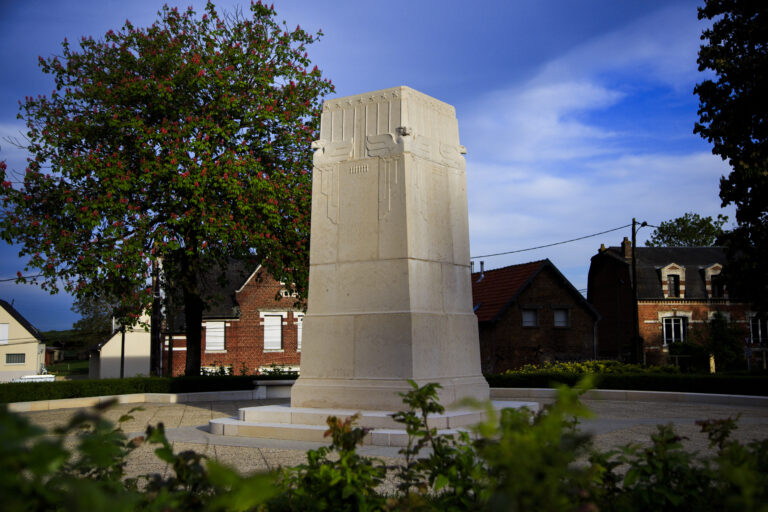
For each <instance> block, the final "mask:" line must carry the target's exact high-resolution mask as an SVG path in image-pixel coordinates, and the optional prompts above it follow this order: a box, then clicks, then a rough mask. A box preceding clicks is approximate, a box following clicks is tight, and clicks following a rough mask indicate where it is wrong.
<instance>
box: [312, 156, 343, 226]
mask: <svg viewBox="0 0 768 512" xmlns="http://www.w3.org/2000/svg"><path fill="white" fill-rule="evenodd" d="M314 172H315V173H316V174H319V177H318V178H316V179H319V180H320V194H321V196H322V199H323V201H325V205H326V208H325V211H326V215H327V216H328V220H330V221H331V222H333V223H334V224H337V223H338V222H339V165H338V164H336V165H328V166H324V167H315V170H314Z"/></svg>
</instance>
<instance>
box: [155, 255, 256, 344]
mask: <svg viewBox="0 0 768 512" xmlns="http://www.w3.org/2000/svg"><path fill="white" fill-rule="evenodd" d="M257 269H258V265H256V266H254V265H253V264H252V263H248V262H245V261H239V260H232V261H230V262H229V264H228V265H227V267H226V269H224V272H223V274H222V270H221V268H214V269H211V270H209V271H208V272H206V273H205V274H203V275H201V276H200V283H201V284H200V287H201V290H202V295H203V300H204V301H205V303H206V306H207V307H206V309H205V310H204V311H203V320H208V319H214V318H215V319H220V318H221V319H224V318H239V317H240V305H239V304H238V303H237V299H236V297H235V292H236V291H237V290H239V289H240V288H241V287H242V286H243V285H244V284H245V283H246V281H248V278H249V277H250V276H251V275H252V274H253V273H254V272H255V271H256V270H257ZM172 309H173V312H172V313H171V314H168V315H166V331H168V332H184V330H185V320H184V309H183V307H181V306H179V307H176V308H172Z"/></svg>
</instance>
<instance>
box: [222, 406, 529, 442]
mask: <svg viewBox="0 0 768 512" xmlns="http://www.w3.org/2000/svg"><path fill="white" fill-rule="evenodd" d="M492 404H493V407H494V409H496V410H497V411H500V410H501V409H509V408H513V409H519V408H522V407H528V408H529V409H531V410H532V411H538V410H539V404H538V402H518V401H493V402H492ZM401 405H402V404H401ZM401 408H402V407H401ZM354 414H359V417H358V419H357V421H356V423H355V424H356V425H358V426H360V427H364V428H367V429H370V431H369V432H368V434H367V435H366V436H365V438H364V439H363V444H364V445H373V446H407V445H408V434H407V433H406V431H405V428H404V427H403V425H402V424H400V423H397V422H396V421H394V420H393V419H392V415H393V414H394V410H393V411H371V410H353V409H332V408H329V409H320V408H309V407H290V406H288V405H264V406H261V407H246V408H242V409H240V411H239V414H238V417H237V418H218V419H214V420H211V421H210V423H209V431H210V433H211V434H217V435H225V436H239V437H254V438H262V439H280V440H290V441H312V442H317V443H328V442H329V440H328V438H327V437H325V432H326V431H327V430H328V425H327V423H326V419H327V418H328V417H329V416H336V417H337V418H340V419H345V418H348V417H350V416H352V415H354ZM485 419H486V412H485V411H484V410H478V409H466V408H464V409H455V410H450V411H446V412H445V413H444V414H434V415H430V416H429V418H428V419H427V423H428V425H429V426H430V427H433V428H436V429H437V431H438V434H439V435H450V434H456V433H458V432H459V431H461V430H469V429H470V427H472V426H473V425H477V424H478V423H480V422H482V421H484V420H485Z"/></svg>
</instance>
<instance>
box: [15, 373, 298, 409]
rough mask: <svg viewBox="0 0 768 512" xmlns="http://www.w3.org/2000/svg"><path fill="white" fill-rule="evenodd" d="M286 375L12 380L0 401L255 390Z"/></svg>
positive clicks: (285, 377) (284, 377)
mask: <svg viewBox="0 0 768 512" xmlns="http://www.w3.org/2000/svg"><path fill="white" fill-rule="evenodd" d="M291 378H295V377H290V376H285V375H259V376H253V375H249V376H229V375H228V376H204V377H203V376H201V377H175V378H168V377H129V378H126V379H102V380H95V379H94V380H90V379H89V380H65V381H58V382H10V383H5V384H0V403H8V402H32V401H35V400H55V399H59V398H80V397H85V396H109V395H126V394H131V393H199V392H204V391H234V390H241V389H246V390H247V389H254V388H255V387H256V384H255V382H254V381H256V380H282V379H291Z"/></svg>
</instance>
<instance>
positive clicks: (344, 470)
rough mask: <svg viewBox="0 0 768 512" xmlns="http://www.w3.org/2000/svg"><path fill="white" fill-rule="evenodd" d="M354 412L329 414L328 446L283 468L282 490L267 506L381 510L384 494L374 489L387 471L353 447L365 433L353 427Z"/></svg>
mask: <svg viewBox="0 0 768 512" xmlns="http://www.w3.org/2000/svg"><path fill="white" fill-rule="evenodd" d="M356 419H357V415H354V416H352V417H350V418H347V419H345V420H340V419H339V418H336V417H334V416H331V417H329V418H328V421H327V423H328V431H327V432H326V434H325V435H326V437H328V436H330V437H331V441H332V442H331V446H330V447H327V446H324V447H321V448H318V449H317V450H310V451H308V452H307V463H306V464H302V465H299V466H296V467H294V468H288V469H286V470H284V471H283V472H282V475H281V479H280V485H281V487H282V488H283V490H284V492H283V493H282V494H281V495H279V496H278V497H276V498H275V499H273V501H272V502H271V503H270V506H269V510H341V511H358V510H359V511H368V510H381V508H382V506H383V504H384V498H383V497H382V496H381V495H380V494H378V493H377V492H376V487H377V486H378V485H379V484H381V482H382V481H383V480H384V477H385V475H386V467H385V466H384V465H383V464H382V463H381V462H380V461H378V460H376V459H371V458H368V457H363V456H361V455H359V454H358V453H357V451H356V447H357V445H358V444H361V443H362V441H363V438H364V437H365V435H366V434H367V431H366V430H365V429H362V428H359V427H354V426H353V424H354V422H355V420H356Z"/></svg>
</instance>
